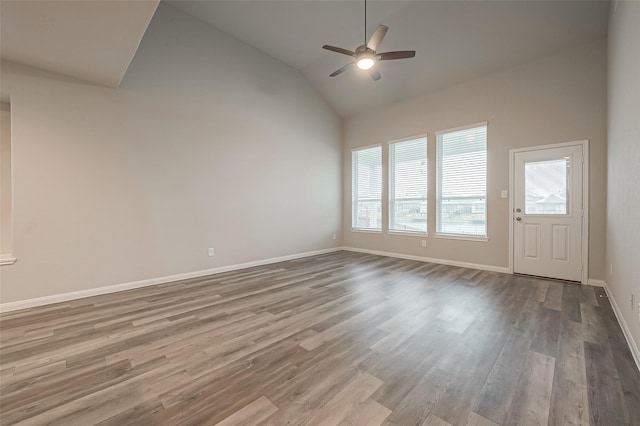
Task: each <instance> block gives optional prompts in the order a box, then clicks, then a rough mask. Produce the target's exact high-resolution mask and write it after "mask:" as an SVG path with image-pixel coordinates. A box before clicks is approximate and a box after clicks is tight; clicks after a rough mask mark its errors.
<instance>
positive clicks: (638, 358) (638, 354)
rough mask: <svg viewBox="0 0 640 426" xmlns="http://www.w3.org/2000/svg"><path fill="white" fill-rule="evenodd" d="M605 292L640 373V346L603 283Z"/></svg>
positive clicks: (611, 294) (605, 284)
mask: <svg viewBox="0 0 640 426" xmlns="http://www.w3.org/2000/svg"><path fill="white" fill-rule="evenodd" d="M603 284H604V285H603V287H604V291H606V292H607V296H609V300H610V301H611V306H612V307H613V312H614V313H615V314H616V318H617V319H618V324H620V328H622V333H623V334H624V338H625V339H627V344H628V345H629V349H631V354H632V355H633V359H634V361H635V362H636V367H638V370H639V371H640V351H639V350H638V345H637V344H636V342H635V340H633V336H632V335H631V331H630V330H629V327H628V326H627V322H626V321H625V320H624V317H623V316H622V311H621V310H620V308H619V307H618V303H617V302H616V299H614V297H613V293H612V292H611V290H609V287H608V286H607V283H606V282H604V281H603Z"/></svg>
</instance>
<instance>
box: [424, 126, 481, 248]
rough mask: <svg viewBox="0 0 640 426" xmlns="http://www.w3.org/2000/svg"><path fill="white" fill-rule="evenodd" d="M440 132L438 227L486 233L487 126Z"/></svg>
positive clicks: (457, 232) (451, 231)
mask: <svg viewBox="0 0 640 426" xmlns="http://www.w3.org/2000/svg"><path fill="white" fill-rule="evenodd" d="M436 135H437V140H436V148H437V149H436V151H437V177H438V179H437V185H436V186H437V197H436V198H437V199H436V202H437V217H436V223H437V227H436V231H437V233H439V234H451V235H468V236H476V237H486V235H487V126H486V124H483V125H480V126H474V127H469V128H465V129H459V130H452V131H446V132H439V133H437V134H436Z"/></svg>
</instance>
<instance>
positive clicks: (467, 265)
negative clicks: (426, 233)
mask: <svg viewBox="0 0 640 426" xmlns="http://www.w3.org/2000/svg"><path fill="white" fill-rule="evenodd" d="M342 249H343V250H346V251H354V252H358V253H366V254H375V255H378V256H386V257H395V258H398V259H407V260H417V261H419V262H429V263H438V264H440V265H449V266H459V267H461V268H470V269H480V270H482V271H491V272H502V273H505V274H508V273H509V268H507V267H506V266H505V267H502V266H493V265H482V264H479V263H469V262H460V261H457V260H449V259H436V258H432V257H423V256H413V255H410V254H402V253H391V252H388V251H378V250H369V249H363V248H358V247H342Z"/></svg>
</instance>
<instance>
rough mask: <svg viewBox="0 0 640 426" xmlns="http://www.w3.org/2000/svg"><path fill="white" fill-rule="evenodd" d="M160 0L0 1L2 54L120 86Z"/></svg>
mask: <svg viewBox="0 0 640 426" xmlns="http://www.w3.org/2000/svg"><path fill="white" fill-rule="evenodd" d="M159 1H160V0H144V1H117V0H93V1H29V0H23V1H9V0H2V1H1V3H0V18H1V19H0V36H1V37H0V39H1V42H0V56H1V57H2V59H7V60H10V61H14V62H19V63H22V64H26V65H31V66H34V67H37V68H42V69H46V70H49V71H54V72H57V73H60V74H64V75H67V76H71V77H75V78H78V79H80V80H84V81H87V82H91V83H95V84H99V85H103V86H107V87H113V88H116V87H118V85H119V84H120V81H121V80H122V78H123V77H124V74H125V72H126V71H127V68H128V66H129V63H130V62H131V60H132V59H133V56H134V55H135V53H136V50H137V49H138V46H139V44H140V40H141V39H142V36H143V34H144V32H145V30H146V29H147V26H148V24H149V22H150V21H151V18H152V16H153V13H154V12H155V10H156V7H157V6H158V2H159Z"/></svg>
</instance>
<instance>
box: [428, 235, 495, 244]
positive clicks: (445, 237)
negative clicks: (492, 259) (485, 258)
mask: <svg viewBox="0 0 640 426" xmlns="http://www.w3.org/2000/svg"><path fill="white" fill-rule="evenodd" d="M434 237H435V238H439V239H443V240H460V241H474V242H478V243H486V242H488V241H489V238H487V237H474V236H471V235H455V234H435V235H434Z"/></svg>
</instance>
